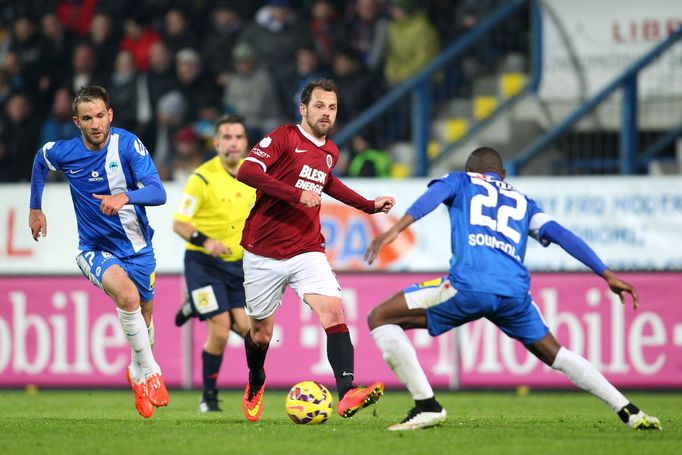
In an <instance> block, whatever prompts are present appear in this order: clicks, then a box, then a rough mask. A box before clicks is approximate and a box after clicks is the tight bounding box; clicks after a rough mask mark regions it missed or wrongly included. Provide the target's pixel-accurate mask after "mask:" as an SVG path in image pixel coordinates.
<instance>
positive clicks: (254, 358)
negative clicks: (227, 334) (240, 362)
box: [244, 332, 270, 393]
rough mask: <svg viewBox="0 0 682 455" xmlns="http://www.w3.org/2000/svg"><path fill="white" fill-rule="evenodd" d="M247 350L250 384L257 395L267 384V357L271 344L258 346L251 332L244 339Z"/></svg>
mask: <svg viewBox="0 0 682 455" xmlns="http://www.w3.org/2000/svg"><path fill="white" fill-rule="evenodd" d="M244 346H245V348H246V364H247V365H248V366H249V384H250V385H251V392H253V393H256V392H257V391H258V389H260V388H261V387H262V386H263V383H264V382H265V369H264V368H263V366H264V365H265V355H266V354H267V353H268V347H269V346H270V345H269V344H266V345H265V346H258V345H257V344H256V343H254V342H253V339H251V332H247V333H246V336H245V337H244Z"/></svg>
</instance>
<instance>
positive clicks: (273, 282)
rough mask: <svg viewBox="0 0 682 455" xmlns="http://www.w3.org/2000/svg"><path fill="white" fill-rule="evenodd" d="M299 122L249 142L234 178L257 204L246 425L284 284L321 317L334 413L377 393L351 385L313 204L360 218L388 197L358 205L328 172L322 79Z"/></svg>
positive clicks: (250, 262) (257, 410) (247, 235)
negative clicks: (337, 204) (335, 396)
mask: <svg viewBox="0 0 682 455" xmlns="http://www.w3.org/2000/svg"><path fill="white" fill-rule="evenodd" d="M299 109H300V112H301V117H302V120H301V123H300V124H298V125H285V126H281V127H279V128H277V129H275V130H274V131H272V132H271V133H270V134H268V135H267V136H265V137H264V138H263V139H261V141H260V142H259V143H258V144H256V145H255V146H254V147H253V148H252V149H251V152H250V153H249V155H248V156H247V158H246V159H245V161H244V164H242V166H241V168H239V173H238V174H237V179H238V180H240V181H242V182H244V183H246V184H247V185H250V186H252V187H254V188H256V189H257V190H258V191H257V193H256V205H255V206H254V207H253V209H252V210H251V214H250V215H249V218H248V219H247V220H246V226H245V227H244V232H243V235H242V246H243V247H244V250H245V251H244V289H245V291H246V314H247V315H248V316H249V318H250V321H251V330H250V331H249V333H248V334H247V335H246V337H245V339H244V342H245V345H246V361H247V364H248V366H249V382H248V384H247V385H246V389H245V390H244V397H243V399H242V408H243V410H244V415H245V416H246V418H247V419H248V420H250V421H256V420H258V419H259V418H260V416H261V413H262V412H263V391H264V389H265V370H264V368H263V366H264V364H265V355H266V353H267V350H268V346H269V344H270V339H271V338H272V330H273V326H274V324H275V316H274V314H275V310H276V309H277V307H278V306H279V305H280V304H281V303H282V295H283V294H284V289H285V288H286V286H291V287H292V289H293V290H294V291H295V292H296V293H297V294H298V296H299V297H300V298H301V299H302V300H303V301H305V302H306V303H307V304H308V305H309V306H310V308H312V309H313V311H314V312H315V314H317V316H318V317H319V319H320V323H321V324H322V327H323V328H324V329H325V332H326V333H327V358H328V359H329V363H330V364H331V366H332V369H333V370H334V377H335V379H336V386H337V389H338V393H339V404H338V407H337V410H338V412H339V415H341V416H342V417H351V416H353V415H354V414H355V413H356V412H357V411H359V410H360V409H362V408H364V407H366V406H369V405H370V404H373V403H375V402H376V401H377V400H378V399H379V397H380V396H381V395H382V394H383V390H384V385H383V384H382V383H380V382H377V383H375V384H372V385H371V386H369V387H356V386H355V385H354V383H353V377H354V361H353V345H352V344H351V339H350V334H349V332H348V327H347V326H346V321H345V317H344V311H343V302H342V301H341V288H340V287H339V283H338V281H337V280H336V276H335V275H334V272H333V271H332V269H331V266H330V265H329V262H328V261H327V256H326V255H325V253H324V249H325V240H324V237H323V235H322V232H321V226H320V202H321V194H322V192H323V191H324V192H325V193H327V194H328V195H329V196H331V197H333V198H334V199H337V200H339V201H341V202H343V203H344V204H347V205H350V206H352V207H355V208H357V209H359V210H362V211H364V212H366V213H378V212H383V213H388V212H389V211H390V210H391V208H393V206H394V205H395V199H394V198H392V197H390V196H380V197H378V198H376V199H374V200H369V199H365V198H364V197H362V196H361V195H359V194H358V193H356V192H355V191H353V190H351V189H350V188H348V187H347V186H346V185H344V184H343V183H342V182H341V181H340V180H339V179H338V178H336V177H335V176H334V175H333V174H332V171H333V169H334V166H335V165H336V163H337V161H338V159H339V149H338V148H337V147H336V145H335V144H334V143H333V142H332V141H331V140H329V139H328V138H327V134H328V133H329V131H330V130H331V129H332V127H333V126H334V121H335V120H336V113H337V109H338V101H337V90H336V85H335V84H334V82H333V81H331V80H329V79H319V80H316V81H311V82H309V83H308V84H307V85H306V86H305V88H304V89H303V92H302V93H301V104H300V106H299Z"/></svg>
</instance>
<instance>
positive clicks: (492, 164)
mask: <svg viewBox="0 0 682 455" xmlns="http://www.w3.org/2000/svg"><path fill="white" fill-rule="evenodd" d="M464 167H465V169H466V171H468V172H478V173H480V174H482V173H484V172H494V173H496V174H497V175H499V176H500V177H502V178H503V179H504V178H505V177H506V175H507V173H506V172H505V170H504V166H503V165H502V157H501V156H500V154H499V153H498V151H497V150H495V149H493V148H490V147H480V148H477V149H476V150H474V151H473V152H471V155H469V158H468V159H467V162H466V164H465V165H464Z"/></svg>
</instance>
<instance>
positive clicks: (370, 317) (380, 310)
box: [367, 303, 391, 330]
mask: <svg viewBox="0 0 682 455" xmlns="http://www.w3.org/2000/svg"><path fill="white" fill-rule="evenodd" d="M390 323H391V321H390V320H389V318H388V314H387V311H386V305H385V303H382V304H380V305H378V306H375V307H374V308H372V310H371V311H370V312H369V314H367V325H368V326H369V329H370V330H374V329H376V328H377V327H379V326H381V325H385V324H390Z"/></svg>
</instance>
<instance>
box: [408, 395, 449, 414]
mask: <svg viewBox="0 0 682 455" xmlns="http://www.w3.org/2000/svg"><path fill="white" fill-rule="evenodd" d="M414 403H415V405H416V407H417V409H419V410H420V411H424V412H440V411H442V410H443V406H441V405H440V403H439V402H438V401H436V397H435V396H434V397H431V398H427V399H425V400H414Z"/></svg>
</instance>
